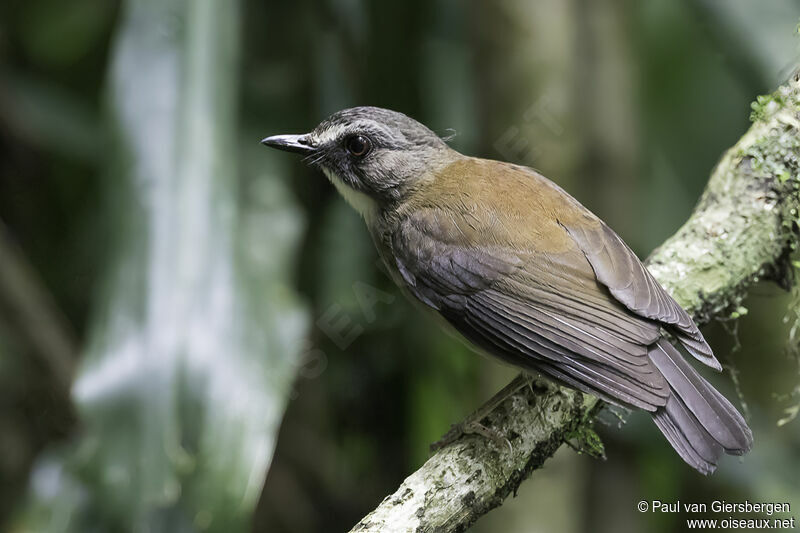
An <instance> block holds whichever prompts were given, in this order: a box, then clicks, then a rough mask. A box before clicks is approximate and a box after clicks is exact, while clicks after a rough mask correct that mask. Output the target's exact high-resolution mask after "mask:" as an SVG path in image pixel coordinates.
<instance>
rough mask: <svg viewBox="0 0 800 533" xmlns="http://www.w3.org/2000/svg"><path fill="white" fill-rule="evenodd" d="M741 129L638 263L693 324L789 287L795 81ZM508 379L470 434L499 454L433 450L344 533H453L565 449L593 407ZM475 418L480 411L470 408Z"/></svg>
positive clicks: (473, 443) (798, 100)
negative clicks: (694, 200) (752, 292)
mask: <svg viewBox="0 0 800 533" xmlns="http://www.w3.org/2000/svg"><path fill="white" fill-rule="evenodd" d="M752 119H753V125H752V127H751V128H750V129H749V131H748V132H747V133H746V134H745V135H744V136H743V137H742V138H741V139H740V140H739V142H737V143H736V144H735V145H734V146H733V147H732V148H730V149H729V150H728V151H727V152H726V153H725V154H724V156H723V157H722V159H721V160H720V162H719V164H718V165H717V167H716V168H715V169H714V171H713V173H712V175H711V179H710V180H709V182H708V185H707V186H706V190H705V192H704V193H703V195H702V197H701V198H700V202H699V203H698V205H697V207H696V208H695V210H694V212H693V213H692V216H691V217H690V218H689V220H688V221H687V222H686V223H685V224H684V225H683V227H682V228H680V229H679V230H678V232H677V233H676V234H675V235H674V236H672V237H671V238H670V239H668V240H667V241H666V242H665V243H664V244H663V245H661V246H660V247H659V248H658V249H657V250H656V251H655V252H653V254H652V255H651V256H650V258H649V259H648V261H647V264H648V267H649V269H650V270H651V272H652V273H653V275H654V276H655V277H656V278H657V279H658V281H659V282H660V283H661V284H662V285H663V286H664V287H665V288H666V289H667V290H668V291H669V292H670V294H672V296H673V297H674V298H675V299H676V300H677V301H678V302H679V303H680V304H681V305H682V306H683V307H684V308H685V309H687V310H688V311H689V312H690V313H691V314H692V315H693V316H694V318H695V319H696V320H698V321H699V322H707V321H708V320H710V319H712V318H714V317H729V318H736V317H737V316H739V315H740V314H742V313H743V310H742V309H741V308H740V307H741V301H742V300H743V298H744V296H745V294H746V291H747V289H748V288H749V287H750V285H752V284H753V283H754V282H756V281H758V280H759V279H772V280H774V281H776V282H778V283H779V284H780V285H781V286H782V287H785V288H789V287H791V284H792V282H793V275H792V273H793V270H792V268H791V263H790V261H789V254H790V253H791V252H792V251H793V250H794V249H795V247H796V237H797V234H796V232H797V227H798V220H800V218H799V217H800V215H798V213H800V201H799V198H800V194H798V189H800V176H798V167H799V162H800V77H798V76H797V75H795V76H794V77H793V78H792V79H791V80H790V81H789V82H788V83H787V84H786V85H784V86H781V87H780V88H779V89H778V90H777V91H776V92H775V93H774V94H772V95H771V96H767V97H759V98H758V100H757V102H755V103H754V104H753V113H752ZM522 379H523V378H517V379H516V380H515V381H514V382H512V383H511V384H509V385H508V386H507V387H506V388H505V389H504V390H503V391H501V392H500V393H498V395H496V396H495V398H493V399H492V400H490V402H499V405H498V406H497V407H496V408H494V410H492V411H491V413H490V414H489V415H488V416H486V417H484V418H483V419H482V420H481V421H480V422H481V425H483V426H485V427H486V428H488V429H489V430H490V431H491V432H493V433H496V434H499V435H503V436H505V437H506V438H507V439H508V441H509V443H511V447H503V446H498V445H497V444H496V443H495V442H493V441H492V440H491V439H487V438H485V437H482V436H479V435H465V436H464V437H462V438H461V439H459V440H457V441H455V442H453V443H452V444H450V445H448V446H446V447H444V448H442V449H441V450H439V451H438V452H437V453H436V454H434V455H433V456H432V457H431V458H430V459H429V460H428V461H427V462H426V463H425V464H424V465H423V466H422V467H421V468H420V469H419V470H417V471H416V472H414V473H413V474H412V475H411V476H409V477H408V478H407V479H406V480H405V481H404V482H403V484H402V485H400V488H399V489H397V491H396V492H395V493H394V494H391V495H389V496H387V497H386V498H385V499H384V500H383V502H381V504H380V505H379V506H378V507H377V508H376V509H375V510H374V511H372V512H371V513H370V514H369V515H367V516H366V517H364V519H362V520H361V522H359V523H358V524H357V525H356V526H355V527H354V528H353V529H352V531H353V532H361V533H363V532H368V531H376V532H377V531H381V532H388V531H414V532H433V531H436V532H454V531H464V530H465V529H467V528H468V527H469V526H470V525H471V524H472V523H473V522H474V521H475V520H477V519H478V517H480V516H481V515H483V514H485V513H486V512H488V511H489V510H491V509H493V508H494V507H497V506H499V505H500V504H501V503H502V502H503V500H504V499H505V498H506V496H508V495H509V494H510V493H511V492H513V491H516V489H517V487H519V485H520V483H521V482H522V481H523V480H525V479H526V478H527V477H528V476H530V474H531V473H532V472H533V471H534V470H536V469H537V468H539V467H540V466H541V465H542V464H543V463H544V461H545V460H546V459H548V458H549V457H550V456H552V455H553V453H555V451H556V450H557V449H558V448H559V447H560V446H561V444H562V443H564V442H565V440H567V439H569V438H572V437H576V436H577V437H579V438H580V437H582V436H584V437H585V436H586V435H587V434H590V432H587V431H585V430H586V428H588V427H589V424H590V423H591V420H592V418H593V417H594V414H595V413H596V411H598V410H599V407H600V403H599V402H598V401H597V400H596V399H594V398H592V397H590V396H585V395H582V394H580V393H577V392H575V391H572V390H569V389H566V388H563V387H558V386H555V385H552V384H549V383H547V382H545V381H543V380H535V381H533V382H532V383H531V385H530V386H522V385H524V383H523V381H522ZM479 411H480V410H479Z"/></svg>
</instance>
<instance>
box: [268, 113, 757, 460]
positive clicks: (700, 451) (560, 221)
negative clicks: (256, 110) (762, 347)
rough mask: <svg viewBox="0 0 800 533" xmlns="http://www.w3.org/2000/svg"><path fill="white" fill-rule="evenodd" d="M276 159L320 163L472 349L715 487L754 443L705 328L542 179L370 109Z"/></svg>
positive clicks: (274, 143)
mask: <svg viewBox="0 0 800 533" xmlns="http://www.w3.org/2000/svg"><path fill="white" fill-rule="evenodd" d="M262 143H263V144H265V145H267V146H271V147H273V148H278V149H281V150H287V151H291V152H299V153H301V154H304V155H306V159H307V161H308V162H309V163H310V164H311V165H313V166H314V167H317V168H319V169H321V170H322V171H323V172H324V173H325V175H326V176H327V177H328V179H329V180H330V181H331V182H332V183H333V185H334V186H335V187H336V189H337V190H338V191H339V192H340V193H341V195H342V196H343V197H344V198H345V200H347V202H348V203H349V204H350V205H351V206H352V207H354V208H355V209H356V210H357V211H358V212H359V213H360V214H361V215H362V216H363V218H364V220H365V221H366V223H367V226H368V228H369V232H370V234H371V235H372V239H373V241H374V243H375V246H376V247H377V249H378V253H379V255H380V257H381V258H382V260H383V261H384V262H385V264H386V266H387V268H388V269H389V271H390V272H391V274H392V277H393V279H394V280H395V282H396V283H397V284H398V285H399V286H400V287H401V288H403V289H405V290H406V291H407V292H408V293H410V294H411V295H413V297H415V298H416V299H418V300H419V301H421V302H423V303H424V304H425V305H426V306H428V307H430V308H432V309H433V310H435V311H436V312H437V313H439V314H440V315H441V316H442V317H444V319H445V320H446V321H447V322H449V323H450V324H451V325H452V326H453V327H454V328H455V330H456V331H458V332H459V333H460V334H461V335H463V337H465V338H466V339H467V340H468V341H469V342H470V343H471V344H472V345H474V346H475V347H477V348H478V349H479V350H481V351H483V352H488V353H489V354H492V355H494V356H497V357H499V358H500V359H502V360H504V361H507V362H508V363H511V364H512V365H515V366H517V367H519V368H521V369H524V370H528V371H535V372H538V373H540V374H543V375H545V376H548V377H549V378H551V379H553V380H555V381H557V382H560V383H562V384H565V385H567V386H571V387H573V388H576V389H578V390H581V391H583V392H587V393H590V394H593V395H595V396H597V397H599V398H601V399H603V400H605V401H607V402H610V403H612V404H617V405H622V406H625V407H628V408H639V409H644V410H645V411H648V412H649V413H650V414H651V416H652V417H653V420H654V422H655V423H656V425H657V426H658V428H659V429H660V430H661V432H662V433H663V434H664V436H665V437H666V438H667V440H668V441H669V442H670V444H671V445H672V447H673V448H675V450H676V451H677V452H678V454H679V455H680V456H681V457H682V458H683V460H684V461H686V462H687V463H688V464H689V465H691V466H692V467H694V468H695V469H697V470H698V471H700V472H702V473H704V474H708V473H711V472H713V471H714V469H715V468H716V465H717V461H718V459H719V458H720V456H721V455H722V453H723V452H725V453H728V454H734V455H741V454H744V453H746V452H747V451H748V450H750V448H751V446H752V442H753V437H752V433H751V431H750V428H749V427H748V426H747V424H746V423H745V421H744V419H743V418H742V416H741V415H740V414H739V412H738V411H737V410H736V409H735V408H734V407H733V406H732V405H731V404H730V402H728V401H727V400H726V399H725V398H724V397H723V396H722V395H721V394H720V393H719V392H717V391H716V390H715V389H714V388H713V387H712V386H711V385H710V384H709V383H708V382H707V381H706V380H705V379H703V378H702V377H701V376H700V375H699V374H698V373H697V372H696V371H695V370H694V368H693V367H692V366H691V365H690V364H689V363H688V362H687V361H686V360H685V359H684V358H683V356H682V355H681V352H680V350H679V349H678V347H676V346H675V345H673V344H672V343H671V342H670V341H669V340H668V338H667V337H665V334H669V335H670V336H671V337H672V338H673V339H674V340H675V342H676V343H677V344H678V345H679V346H681V347H682V348H683V349H684V350H685V351H686V352H688V353H689V354H691V355H692V356H694V357H695V358H696V359H698V360H699V361H701V362H702V363H704V364H706V365H708V366H710V367H712V368H714V369H716V370H721V367H720V364H719V362H718V361H717V360H716V358H715V357H714V354H713V352H712V351H711V348H710V347H709V346H708V344H707V343H706V341H705V339H704V338H703V335H702V334H701V333H700V331H699V330H698V329H697V326H696V325H695V323H694V322H693V321H692V319H691V317H690V316H689V315H688V314H687V313H686V311H684V309H682V308H681V306H680V305H678V303H677V302H676V301H675V300H673V299H672V297H671V296H670V295H669V294H667V292H666V291H665V290H664V289H663V288H662V287H661V286H660V285H659V284H658V282H657V281H656V280H655V279H654V278H653V276H652V275H651V274H650V273H649V272H648V271H647V269H646V268H645V267H644V265H643V264H642V262H641V261H640V260H639V259H638V258H637V257H636V255H635V254H634V253H633V252H632V251H631V249H630V248H629V247H628V246H627V245H626V244H625V243H624V242H623V241H622V239H621V238H620V237H619V236H618V235H617V234H616V233H614V231H612V230H611V229H610V228H609V227H608V226H607V225H606V224H605V223H604V222H603V221H602V220H600V219H599V218H598V217H596V216H595V215H594V214H592V213H591V212H590V211H589V210H588V209H586V208H585V207H583V206H582V205H581V204H580V203H578V201H577V200H575V199H574V198H573V197H572V196H570V195H569V194H567V193H566V192H565V191H564V190H563V189H561V188H560V187H558V186H557V185H555V184H554V183H552V182H551V181H549V180H548V179H546V178H545V177H544V176H542V175H540V174H538V173H537V172H536V171H534V170H532V169H530V168H526V167H522V166H518V165H513V164H510V163H503V162H499V161H491V160H486V159H478V158H474V157H468V156H464V155H462V154H460V153H458V152H457V151H455V150H453V149H451V148H450V147H449V146H448V145H447V144H446V143H445V142H444V141H443V140H442V139H440V138H439V137H438V136H437V135H436V134H435V133H433V132H432V131H431V130H430V129H428V128H427V127H425V126H423V125H422V124H420V123H419V122H417V121H415V120H413V119H411V118H409V117H407V116H406V115H404V114H402V113H397V112H394V111H389V110H386V109H381V108H377V107H356V108H352V109H345V110H343V111H339V112H338V113H335V114H334V115H332V116H331V117H329V118H328V119H326V120H325V121H323V122H322V123H321V124H319V126H317V127H316V128H315V129H314V131H312V132H311V133H308V134H304V135H276V136H272V137H267V138H266V139H264V140H263V141H262Z"/></svg>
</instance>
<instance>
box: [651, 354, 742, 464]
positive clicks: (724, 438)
mask: <svg viewBox="0 0 800 533" xmlns="http://www.w3.org/2000/svg"><path fill="white" fill-rule="evenodd" d="M648 355H649V357H650V360H651V361H652V362H653V364H654V365H655V366H656V367H657V368H658V370H659V371H660V372H661V373H662V374H663V375H664V377H665V378H666V380H667V382H668V383H669V385H670V390H671V392H672V394H671V395H670V397H669V398H668V399H667V403H666V405H665V406H664V407H659V408H658V409H657V410H656V412H655V413H653V420H654V422H655V423H656V425H657V426H658V428H659V429H660V430H661V432H662V433H663V434H664V436H665V437H666V438H667V440H668V441H669V442H670V444H671V445H672V447H673V448H675V451H677V452H678V454H679V455H680V456H681V458H683V460H684V461H686V462H687V463H688V464H689V465H691V466H692V467H694V468H695V469H697V470H699V471H700V472H702V473H704V474H709V473H711V472H713V471H714V469H715V468H716V465H717V461H718V460H719V458H720V456H721V455H722V454H723V452H724V453H729V454H734V455H742V454H744V453H747V452H748V451H749V450H750V448H751V447H752V445H753V434H752V432H751V431H750V428H749V427H748V426H747V423H746V422H745V421H744V418H742V415H740V414H739V412H738V411H737V410H736V408H734V407H733V405H731V404H730V402H728V400H726V399H725V397H724V396H722V394H720V393H719V392H717V390H716V389H714V387H712V386H711V385H710V384H709V383H708V382H707V381H706V380H705V379H703V378H702V377H701V376H700V375H699V374H698V373H697V372H696V371H695V370H694V368H693V367H692V366H691V365H690V364H689V363H688V362H686V360H684V358H683V356H682V355H681V354H680V352H678V350H677V348H675V347H674V346H673V345H672V344H670V343H669V342H668V341H667V340H665V339H661V340H659V341H658V342H657V343H656V344H654V345H653V346H652V347H651V349H650V352H649V353H648Z"/></svg>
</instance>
